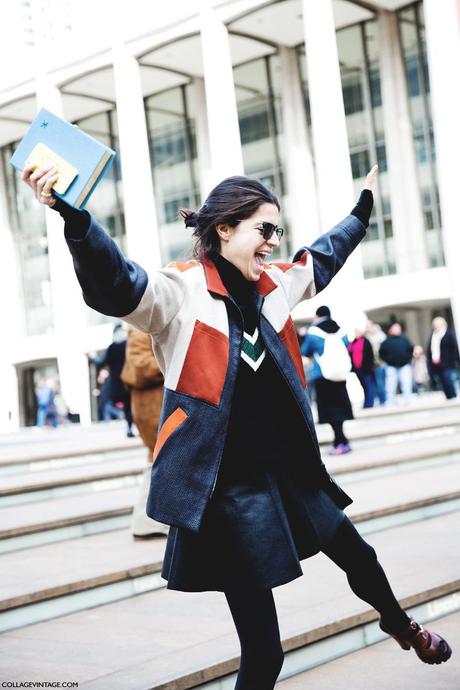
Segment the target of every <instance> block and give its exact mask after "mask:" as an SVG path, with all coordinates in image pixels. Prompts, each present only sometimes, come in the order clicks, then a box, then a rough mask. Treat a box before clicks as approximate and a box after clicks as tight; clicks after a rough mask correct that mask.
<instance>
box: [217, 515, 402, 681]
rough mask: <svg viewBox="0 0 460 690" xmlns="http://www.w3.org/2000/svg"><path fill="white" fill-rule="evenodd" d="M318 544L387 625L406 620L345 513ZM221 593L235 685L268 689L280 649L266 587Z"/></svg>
mask: <svg viewBox="0 0 460 690" xmlns="http://www.w3.org/2000/svg"><path fill="white" fill-rule="evenodd" d="M322 550H323V552H324V553H325V554H326V556H328V557H329V558H330V559H331V560H333V561H334V563H336V564H337V565H338V566H339V567H340V568H342V570H344V571H345V572H346V575H347V579H348V582H349V585H350V587H351V589H352V591H353V592H354V593H355V594H356V595H357V596H358V597H359V598H360V599H363V600H364V601H366V602H367V603H368V604H370V605H371V606H372V607H373V608H375V609H376V610H377V611H378V612H379V613H380V615H381V616H382V618H383V619H384V620H385V624H386V627H387V628H389V629H392V628H393V629H394V630H397V629H398V628H401V627H403V626H404V625H405V624H407V623H408V622H409V620H410V618H409V617H408V616H407V615H406V614H405V613H404V611H403V610H402V608H401V607H400V605H399V603H398V601H397V599H396V597H395V595H394V594H393V592H392V590H391V587H390V584H389V582H388V580H387V577H386V575H385V572H384V570H383V568H382V566H381V565H380V563H379V562H378V560H377V554H376V552H375V550H374V548H373V547H372V546H370V544H368V543H367V542H366V541H365V540H364V539H363V538H362V537H361V535H360V534H359V532H358V531H357V529H356V528H355V527H354V525H353V523H352V522H351V521H350V520H349V519H348V517H346V518H345V519H344V521H343V522H342V523H341V525H340V527H339V529H338V530H337V532H336V534H335V536H334V538H333V539H332V540H331V541H330V542H329V543H328V544H327V545H326V546H325V547H324V548H323V549H322ZM225 596H226V598H227V602H228V605H229V607H230V611H231V614H232V617H233V621H234V623H235V627H236V630H237V633H238V637H239V639H240V644H241V664H240V670H239V673H238V679H237V683H236V685H235V690H254V688H257V690H273V687H274V685H275V683H276V679H277V678H278V675H279V673H280V671H281V667H282V665H283V659H284V654H283V649H282V647H281V640H280V632H279V627H278V617H277V613H276V608H275V602H274V599H273V593H272V590H271V589H268V590H264V589H261V590H253V591H237V590H233V591H226V592H225Z"/></svg>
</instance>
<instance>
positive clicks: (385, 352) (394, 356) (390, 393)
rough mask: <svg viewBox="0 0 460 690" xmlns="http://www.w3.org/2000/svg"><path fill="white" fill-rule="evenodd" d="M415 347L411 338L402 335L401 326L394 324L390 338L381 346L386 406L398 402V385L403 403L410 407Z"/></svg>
mask: <svg viewBox="0 0 460 690" xmlns="http://www.w3.org/2000/svg"><path fill="white" fill-rule="evenodd" d="M413 350H414V346H413V345H412V343H411V342H410V340H409V338H406V336H405V335H402V328H401V324H399V323H392V324H391V326H390V328H389V329H388V337H387V338H386V340H384V341H383V343H382V344H381V346H380V351H379V354H380V357H381V359H382V360H383V361H384V362H385V364H386V386H387V400H386V405H394V404H395V402H396V390H397V387H398V383H399V385H400V387H401V393H402V401H403V404H404V405H408V404H409V403H410V401H411V397H412V353H413Z"/></svg>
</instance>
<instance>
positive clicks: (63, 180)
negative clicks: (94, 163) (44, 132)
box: [26, 143, 78, 194]
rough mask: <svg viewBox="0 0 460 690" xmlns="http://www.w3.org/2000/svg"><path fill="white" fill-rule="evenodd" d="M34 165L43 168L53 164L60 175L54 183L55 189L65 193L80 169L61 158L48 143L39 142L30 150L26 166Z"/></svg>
mask: <svg viewBox="0 0 460 690" xmlns="http://www.w3.org/2000/svg"><path fill="white" fill-rule="evenodd" d="M28 165H33V166H34V168H41V167H43V166H45V165H52V166H53V167H54V168H56V170H57V171H58V174H59V177H58V179H57V180H56V182H55V183H54V184H53V189H54V190H55V191H56V192H57V193H58V194H65V193H66V191H67V190H68V188H69V187H70V185H71V184H72V182H73V181H74V179H75V178H76V176H77V175H78V170H77V169H76V168H74V167H73V165H71V164H70V163H68V162H67V161H66V160H65V159H64V158H61V156H59V155H58V154H57V153H56V152H55V151H53V150H52V149H50V148H49V147H48V146H46V144H42V143H39V144H37V145H36V146H35V147H34V148H33V150H32V151H31V152H30V154H29V156H28V158H27V160H26V166H28Z"/></svg>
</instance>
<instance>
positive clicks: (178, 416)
mask: <svg viewBox="0 0 460 690" xmlns="http://www.w3.org/2000/svg"><path fill="white" fill-rule="evenodd" d="M187 418H188V414H187V413H186V412H184V410H183V409H182V408H181V407H176V409H175V410H174V412H172V413H171V414H170V415H169V417H168V418H167V419H165V421H164V422H163V424H162V425H161V429H160V431H159V433H158V437H157V441H156V443H155V448H154V449H153V461H154V462H155V460H156V457H157V455H158V453H159V452H160V450H161V449H162V448H163V446H164V444H165V443H166V441H167V440H168V438H169V437H170V436H171V434H172V433H173V432H174V431H175V430H176V429H177V428H178V427H179V426H180V425H181V424H182V423H183V422H185V420H186V419H187Z"/></svg>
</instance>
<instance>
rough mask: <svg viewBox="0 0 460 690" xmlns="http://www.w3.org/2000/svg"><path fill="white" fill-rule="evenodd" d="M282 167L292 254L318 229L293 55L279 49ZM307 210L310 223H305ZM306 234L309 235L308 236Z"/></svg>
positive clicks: (290, 50)
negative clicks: (285, 185) (285, 183)
mask: <svg viewBox="0 0 460 690" xmlns="http://www.w3.org/2000/svg"><path fill="white" fill-rule="evenodd" d="M280 59H281V73H282V80H281V89H282V90H281V98H282V113H283V144H284V166H285V175H286V182H287V197H286V199H285V204H286V209H285V215H286V218H287V220H288V221H289V227H290V231H291V245H292V249H293V251H294V252H295V251H297V249H298V248H299V247H301V246H302V245H304V244H305V243H306V242H308V241H309V240H310V239H313V238H314V237H315V235H316V234H317V228H319V215H318V204H317V200H316V184H315V171H314V166H313V158H312V153H311V149H310V142H309V139H308V130H307V120H306V116H305V107H304V103H303V94H302V81H301V78H300V71H299V62H298V59H297V52H296V50H295V49H294V48H286V47H284V46H280ZM306 208H308V217H309V218H310V223H309V225H308V227H307V224H306V222H305V209H306ZM308 233H311V236H310V237H308Z"/></svg>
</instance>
